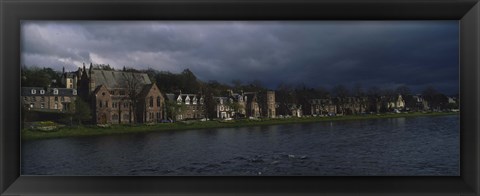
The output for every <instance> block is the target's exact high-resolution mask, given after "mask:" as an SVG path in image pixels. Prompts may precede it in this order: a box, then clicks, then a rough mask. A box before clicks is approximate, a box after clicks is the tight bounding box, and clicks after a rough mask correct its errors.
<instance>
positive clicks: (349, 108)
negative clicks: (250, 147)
mask: <svg viewBox="0 0 480 196" xmlns="http://www.w3.org/2000/svg"><path fill="white" fill-rule="evenodd" d="M61 82H62V84H63V85H64V86H65V88H39V87H23V88H22V100H23V103H24V105H25V106H26V107H27V108H28V109H29V110H46V111H57V112H71V111H72V110H74V109H75V108H74V107H72V103H73V102H74V101H75V100H76V99H82V100H84V101H86V102H87V103H89V106H90V108H91V111H92V122H93V123H97V124H126V123H156V122H161V121H164V120H167V119H168V120H186V119H203V118H206V103H205V96H204V95H202V94H200V93H193V92H188V93H182V92H181V91H179V92H168V93H165V92H161V90H160V89H159V88H158V86H157V85H156V84H155V83H153V82H152V81H151V80H150V78H149V77H148V75H147V74H145V73H134V72H125V71H114V70H102V69H96V68H95V67H93V65H92V64H90V67H89V68H88V69H87V68H86V67H85V65H84V66H83V68H79V69H78V70H77V71H76V72H68V73H66V72H65V71H64V72H63V74H62V79H61ZM133 91H135V93H133V94H132V93H131V92H133ZM414 99H415V101H416V104H417V105H418V106H419V107H421V108H422V109H428V106H429V104H428V102H427V101H426V100H425V99H423V98H422V97H421V96H414ZM213 100H214V104H215V105H214V110H215V116H214V117H216V118H219V119H228V118H259V117H266V118H275V117H278V116H280V115H282V116H296V117H301V116H303V115H339V114H341V115H349V114H361V113H366V112H367V111H372V110H373V111H376V112H380V111H382V110H383V111H395V110H398V111H401V110H405V109H406V104H405V100H404V99H403V97H402V96H401V95H397V96H391V97H379V98H376V99H375V100H371V99H369V98H367V97H345V98H338V97H337V98H322V99H310V100H308V101H307V102H305V103H303V104H298V103H279V102H276V100H275V91H264V92H243V91H241V92H233V91H231V90H229V91H227V92H225V93H224V95H223V96H218V97H213ZM452 101H455V100H452ZM172 104H173V105H172ZM175 105H176V106H181V107H174V106H175ZM172 111H173V112H172Z"/></svg>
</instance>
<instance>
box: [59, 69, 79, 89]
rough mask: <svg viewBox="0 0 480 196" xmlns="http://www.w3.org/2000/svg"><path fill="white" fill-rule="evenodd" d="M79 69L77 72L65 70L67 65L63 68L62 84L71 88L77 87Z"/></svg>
mask: <svg viewBox="0 0 480 196" xmlns="http://www.w3.org/2000/svg"><path fill="white" fill-rule="evenodd" d="M79 69H80V68H79ZM78 76H79V75H78V71H77V72H65V67H64V68H63V69H62V78H61V81H60V82H61V84H62V85H63V86H64V87H65V88H70V89H77V88H78V86H77V82H78Z"/></svg>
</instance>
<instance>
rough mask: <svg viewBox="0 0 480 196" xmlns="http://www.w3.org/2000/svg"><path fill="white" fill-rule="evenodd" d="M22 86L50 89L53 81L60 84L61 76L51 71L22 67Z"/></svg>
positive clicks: (48, 69) (49, 69)
mask: <svg viewBox="0 0 480 196" xmlns="http://www.w3.org/2000/svg"><path fill="white" fill-rule="evenodd" d="M21 74H22V78H21V85H22V86H24V87H45V88H47V87H50V86H51V84H52V80H54V79H55V80H57V79H58V80H57V82H60V78H59V76H56V75H57V74H56V73H55V72H54V71H53V70H52V69H51V68H47V69H45V68H44V69H40V68H38V67H31V68H27V67H26V66H23V67H22V73H21Z"/></svg>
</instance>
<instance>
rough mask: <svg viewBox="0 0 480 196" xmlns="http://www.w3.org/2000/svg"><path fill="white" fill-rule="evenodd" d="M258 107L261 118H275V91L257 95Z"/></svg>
mask: <svg viewBox="0 0 480 196" xmlns="http://www.w3.org/2000/svg"><path fill="white" fill-rule="evenodd" d="M258 104H259V107H260V113H261V116H262V117H267V118H275V117H276V116H277V105H276V103H275V91H266V92H261V93H259V102H258Z"/></svg>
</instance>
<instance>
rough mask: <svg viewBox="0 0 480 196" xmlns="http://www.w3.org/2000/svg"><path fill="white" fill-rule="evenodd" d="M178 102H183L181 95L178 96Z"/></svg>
mask: <svg viewBox="0 0 480 196" xmlns="http://www.w3.org/2000/svg"><path fill="white" fill-rule="evenodd" d="M177 103H178V104H181V103H182V97H181V96H180V95H179V96H178V98H177Z"/></svg>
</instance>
